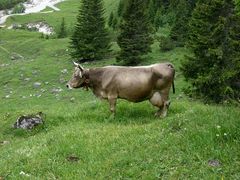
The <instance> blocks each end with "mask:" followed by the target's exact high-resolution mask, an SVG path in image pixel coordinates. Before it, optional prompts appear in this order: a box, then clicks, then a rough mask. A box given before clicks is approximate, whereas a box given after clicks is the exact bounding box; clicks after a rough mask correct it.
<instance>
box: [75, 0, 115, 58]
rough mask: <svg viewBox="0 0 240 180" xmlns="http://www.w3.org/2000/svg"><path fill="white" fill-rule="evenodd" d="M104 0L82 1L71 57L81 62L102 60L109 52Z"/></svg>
mask: <svg viewBox="0 0 240 180" xmlns="http://www.w3.org/2000/svg"><path fill="white" fill-rule="evenodd" d="M109 42H110V39H109V35H108V32H107V29H106V28H105V19H104V8H103V4H102V0H82V4H81V6H80V9H79V14H78V16H77V23H76V25H75V30H74V33H73V36H72V38H71V45H70V47H71V49H72V51H71V56H72V57H73V58H74V59H78V61H79V62H85V61H93V60H101V59H103V58H104V57H105V56H106V55H107V54H108V52H109V49H110V45H109Z"/></svg>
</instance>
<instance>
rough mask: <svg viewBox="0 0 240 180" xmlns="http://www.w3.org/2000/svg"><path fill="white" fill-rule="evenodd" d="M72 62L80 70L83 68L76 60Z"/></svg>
mask: <svg viewBox="0 0 240 180" xmlns="http://www.w3.org/2000/svg"><path fill="white" fill-rule="evenodd" d="M73 64H74V65H75V66H76V67H77V68H79V69H80V70H81V71H83V70H84V68H83V67H82V66H81V65H80V64H78V63H76V62H74V61H73Z"/></svg>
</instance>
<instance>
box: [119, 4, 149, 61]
mask: <svg viewBox="0 0 240 180" xmlns="http://www.w3.org/2000/svg"><path fill="white" fill-rule="evenodd" d="M147 7H148V4H147V3H146V1H145V0H131V1H129V4H128V5H127V8H126V11H125V13H124V14H123V20H122V22H121V25H120V35H119V36H118V39H117V43H118V45H119V47H120V48H121V51H120V53H119V55H118V56H117V60H118V61H121V62H122V63H123V64H125V65H136V64H139V63H140V61H141V59H142V56H143V55H145V54H147V53H148V52H150V51H151V47H150V46H151V44H152V42H153V40H152V38H151V36H150V31H151V28H150V27H151V26H150V22H149V18H148V16H147Z"/></svg>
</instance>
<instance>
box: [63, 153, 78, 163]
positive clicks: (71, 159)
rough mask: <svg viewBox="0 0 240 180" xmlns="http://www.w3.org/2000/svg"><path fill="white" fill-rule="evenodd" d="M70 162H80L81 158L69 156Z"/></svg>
mask: <svg viewBox="0 0 240 180" xmlns="http://www.w3.org/2000/svg"><path fill="white" fill-rule="evenodd" d="M66 159H67V160H68V161H69V162H78V161H79V160H80V159H79V157H77V156H72V155H71V156H68V157H67V158H66Z"/></svg>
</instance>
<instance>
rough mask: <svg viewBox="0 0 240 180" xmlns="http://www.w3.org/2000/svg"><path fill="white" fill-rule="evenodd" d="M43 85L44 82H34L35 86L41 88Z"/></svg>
mask: <svg viewBox="0 0 240 180" xmlns="http://www.w3.org/2000/svg"><path fill="white" fill-rule="evenodd" d="M41 85H42V83H40V82H35V83H34V84H33V87H35V88H39V87H40V86H41Z"/></svg>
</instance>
